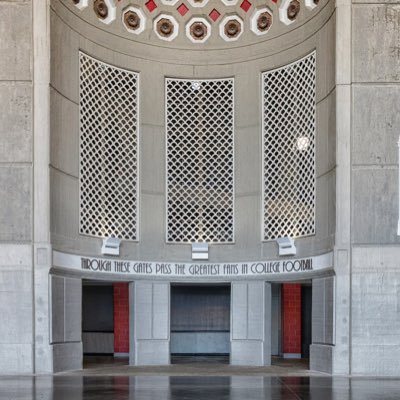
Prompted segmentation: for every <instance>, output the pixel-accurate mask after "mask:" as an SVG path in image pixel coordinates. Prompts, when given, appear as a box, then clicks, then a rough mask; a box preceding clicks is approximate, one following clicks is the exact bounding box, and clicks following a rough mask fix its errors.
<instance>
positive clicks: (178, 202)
mask: <svg viewBox="0 0 400 400" xmlns="http://www.w3.org/2000/svg"><path fill="white" fill-rule="evenodd" d="M233 85H234V82H233V79H215V80H199V81H193V80H183V79H167V80H166V127H167V241H168V242H174V243H188V242H189V243H191V242H209V243H230V242H233V240H234V239H233V237H234V227H233V209H234V201H233V190H234V187H233V186H234V185H233V182H234V175H233V129H234V120H233V107H234V105H233V104H234V103H233Z"/></svg>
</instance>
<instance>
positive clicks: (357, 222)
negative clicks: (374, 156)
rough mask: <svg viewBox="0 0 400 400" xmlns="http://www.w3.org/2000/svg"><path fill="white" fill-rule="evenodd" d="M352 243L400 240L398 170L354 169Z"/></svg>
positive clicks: (388, 242) (394, 241) (397, 241)
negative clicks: (399, 233)
mask: <svg viewBox="0 0 400 400" xmlns="http://www.w3.org/2000/svg"><path fill="white" fill-rule="evenodd" d="M352 179H353V210H354V211H353V219H352V225H353V229H352V231H353V243H355V244H362V243H365V244H368V243H371V244H379V243H387V244H390V243H400V238H399V237H398V236H397V219H398V215H397V210H398V171H397V170H395V169H382V168H380V169H358V170H354V171H353V178H352Z"/></svg>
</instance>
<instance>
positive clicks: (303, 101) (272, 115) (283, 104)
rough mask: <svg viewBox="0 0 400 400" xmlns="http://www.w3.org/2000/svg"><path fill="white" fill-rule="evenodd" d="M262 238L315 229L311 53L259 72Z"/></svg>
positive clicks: (313, 73) (301, 234) (313, 110)
mask: <svg viewBox="0 0 400 400" xmlns="http://www.w3.org/2000/svg"><path fill="white" fill-rule="evenodd" d="M263 118H264V121H263V129H264V207H265V208H264V240H273V239H276V238H278V237H283V236H290V237H300V236H309V235H312V234H314V233H315V52H313V53H312V54H310V55H308V56H306V57H305V58H303V59H301V60H299V61H297V62H295V63H293V64H290V65H288V66H285V67H283V68H279V69H276V70H273V71H269V72H265V73H264V74H263Z"/></svg>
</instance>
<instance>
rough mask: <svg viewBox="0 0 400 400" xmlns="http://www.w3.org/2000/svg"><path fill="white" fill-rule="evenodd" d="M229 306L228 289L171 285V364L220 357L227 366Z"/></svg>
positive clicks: (210, 286) (229, 290)
mask: <svg viewBox="0 0 400 400" xmlns="http://www.w3.org/2000/svg"><path fill="white" fill-rule="evenodd" d="M230 306H231V287H230V285H172V286H171V355H172V362H174V358H175V359H177V357H185V356H186V357H192V358H193V357H202V358H203V360H204V357H205V356H206V357H220V359H223V360H224V359H226V362H228V361H229V358H228V357H227V356H229V354H230ZM221 357H222V358H221Z"/></svg>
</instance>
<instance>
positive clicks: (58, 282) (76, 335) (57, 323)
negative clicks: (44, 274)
mask: <svg viewBox="0 0 400 400" xmlns="http://www.w3.org/2000/svg"><path fill="white" fill-rule="evenodd" d="M50 285H51V303H50V307H51V317H50V342H51V344H52V349H53V368H54V372H60V371H65V370H71V369H81V368H82V281H81V280H80V279H76V278H66V277H62V276H51V277H50Z"/></svg>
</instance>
